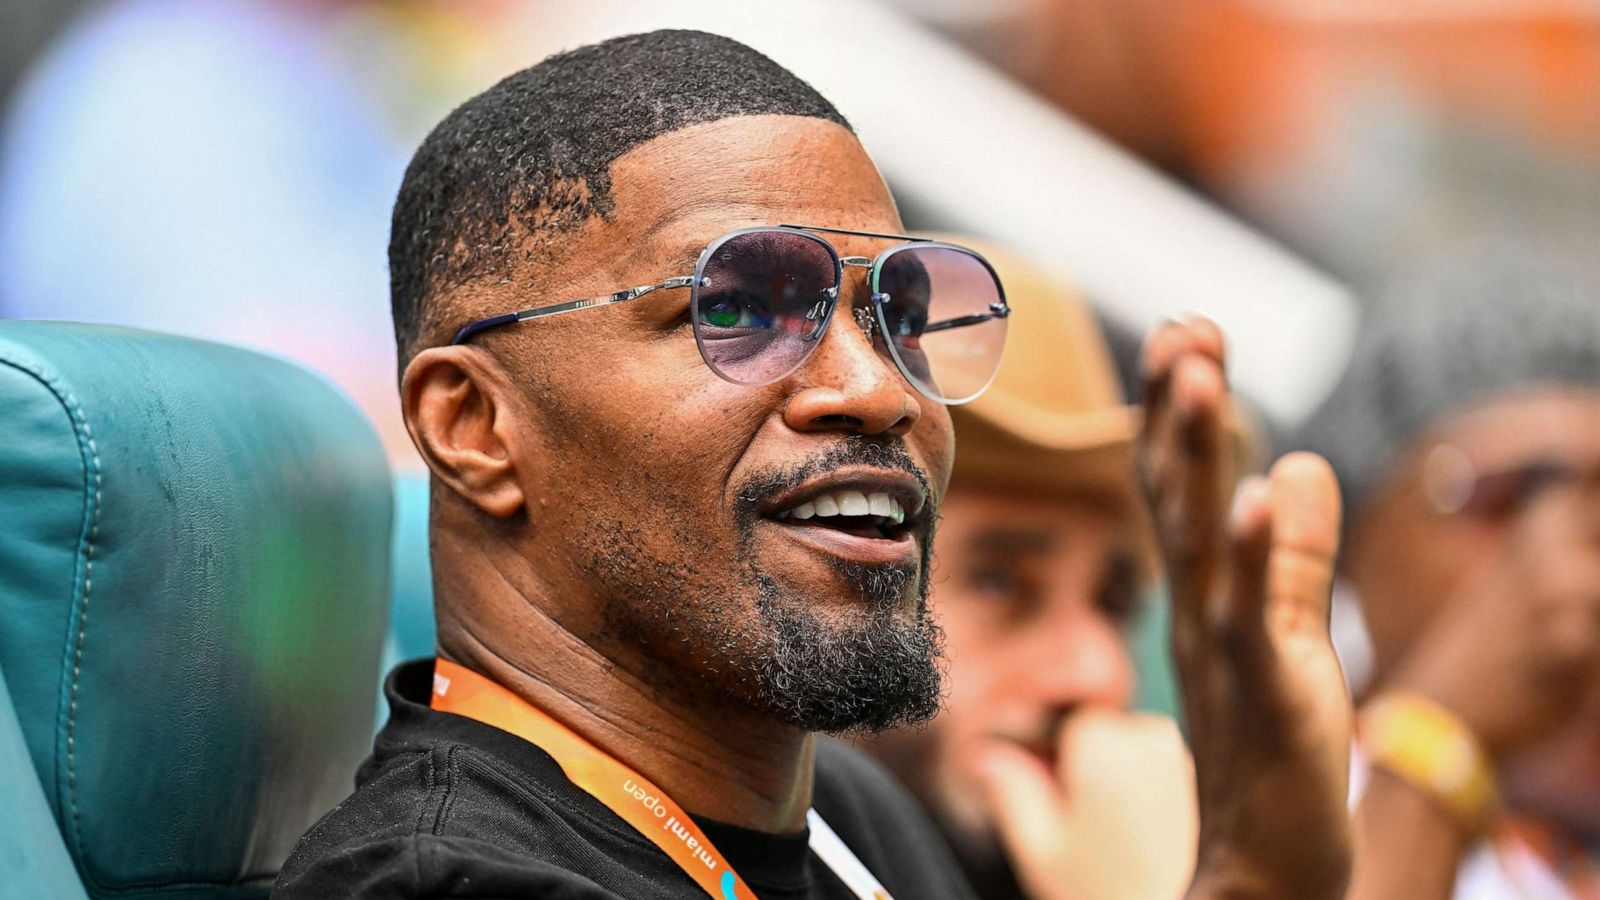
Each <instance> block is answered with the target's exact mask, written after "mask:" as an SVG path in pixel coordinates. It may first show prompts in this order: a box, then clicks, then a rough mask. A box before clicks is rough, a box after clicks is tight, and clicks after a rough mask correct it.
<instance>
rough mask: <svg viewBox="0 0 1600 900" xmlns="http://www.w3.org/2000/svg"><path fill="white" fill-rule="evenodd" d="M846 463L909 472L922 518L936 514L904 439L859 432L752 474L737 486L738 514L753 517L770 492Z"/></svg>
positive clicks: (925, 479) (925, 478) (923, 477)
mask: <svg viewBox="0 0 1600 900" xmlns="http://www.w3.org/2000/svg"><path fill="white" fill-rule="evenodd" d="M849 466H870V467H872V468H877V469H893V470H895V471H899V472H904V473H906V474H907V475H910V476H911V477H912V478H915V479H916V480H917V484H919V485H921V487H922V494H923V496H925V497H927V498H928V499H927V501H926V502H927V504H928V505H927V513H928V515H927V516H926V518H927V519H928V520H929V521H932V520H934V519H937V518H938V512H939V509H938V503H939V498H937V497H935V496H934V493H933V489H932V488H931V487H930V484H929V481H928V473H927V472H925V471H923V469H922V467H921V466H919V465H917V461H916V460H915V459H913V458H912V456H911V453H910V452H909V451H907V450H906V446H905V443H904V442H903V441H901V440H899V439H898V438H895V439H890V440H883V439H879V438H870V437H867V436H865V435H860V434H852V435H846V436H845V437H843V438H841V439H840V440H839V442H838V443H836V444H834V445H833V446H831V447H829V448H828V449H826V450H824V451H822V452H821V453H818V454H816V455H815V456H813V457H811V458H809V459H806V460H804V461H802V462H799V463H797V464H795V465H792V466H788V467H786V468H783V469H778V470H774V471H771V472H764V473H761V474H757V475H754V476H752V477H751V478H750V479H748V480H747V481H745V482H744V483H743V484H741V485H740V486H739V490H738V492H737V495H736V496H737V498H738V499H737V503H738V510H737V511H738V513H739V516H740V518H741V519H746V520H749V521H753V520H754V519H755V518H756V516H757V513H756V510H757V509H758V508H759V507H760V506H761V504H762V502H763V501H765V500H766V499H767V498H769V497H771V496H772V495H774V494H777V493H780V492H782V491H787V490H791V489H793V488H795V487H798V486H799V485H801V484H804V483H805V482H807V481H809V480H811V479H812V478H816V477H817V476H819V475H825V474H827V473H829V472H832V471H836V470H838V469H843V468H847V467H849Z"/></svg>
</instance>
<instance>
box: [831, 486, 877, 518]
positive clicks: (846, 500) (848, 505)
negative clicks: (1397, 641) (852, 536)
mask: <svg viewBox="0 0 1600 900" xmlns="http://www.w3.org/2000/svg"><path fill="white" fill-rule="evenodd" d="M834 497H835V498H836V499H837V502H838V504H839V515H841V516H870V515H872V504H870V503H868V502H867V495H866V494H863V493H861V492H860V491H840V492H838V493H837V494H835V495H834Z"/></svg>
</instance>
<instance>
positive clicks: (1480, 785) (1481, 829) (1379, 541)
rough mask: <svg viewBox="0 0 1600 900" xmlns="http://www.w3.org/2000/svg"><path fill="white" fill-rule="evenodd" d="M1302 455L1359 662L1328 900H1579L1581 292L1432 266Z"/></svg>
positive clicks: (1595, 549) (1583, 513) (1583, 758)
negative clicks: (1353, 867)
mask: <svg viewBox="0 0 1600 900" xmlns="http://www.w3.org/2000/svg"><path fill="white" fill-rule="evenodd" d="M1304 443H1305V444H1306V445H1307V446H1309V447H1311V448H1314V449H1316V450H1318V451H1320V452H1322V453H1324V454H1325V455H1327V457H1328V458H1329V460H1330V461H1331V462H1332V463H1333V465H1334V467H1335V469H1336V470H1337V472H1338V474H1339V478H1340V482H1341V485H1342V489H1343V491H1344V493H1345V503H1346V523H1347V531H1346V535H1347V538H1346V544H1345V550H1344V553H1343V556H1342V561H1341V564H1340V567H1341V575H1342V577H1343V580H1344V593H1346V594H1348V595H1350V596H1353V597H1355V598H1357V600H1358V601H1359V604H1360V608H1361V610H1362V611H1363V612H1364V614H1365V618H1366V621H1367V624H1368V631H1369V632H1370V635H1371V642H1372V643H1371V651H1372V668H1371V673H1370V680H1369V681H1368V682H1367V683H1366V684H1358V685H1357V689H1358V690H1357V694H1358V699H1359V700H1361V701H1362V704H1363V714H1362V719H1361V728H1360V729H1359V731H1358V735H1359V738H1358V739H1359V742H1360V743H1361V744H1362V748H1361V749H1362V750H1363V751H1364V752H1365V755H1366V756H1367V758H1368V761H1369V762H1370V764H1371V767H1372V774H1371V777H1370V781H1369V782H1368V784H1367V786H1366V791H1365V795H1364V796H1363V798H1362V800H1361V807H1360V811H1359V813H1358V817H1357V818H1358V831H1359V833H1360V834H1361V837H1362V844H1361V845H1360V846H1361V853H1360V855H1359V857H1358V859H1359V861H1358V865H1357V885H1356V891H1355V892H1354V893H1353V895H1352V896H1355V897H1359V898H1364V900H1371V898H1377V897H1394V898H1400V897H1404V898H1421V897H1444V896H1449V895H1450V894H1451V891H1452V890H1453V891H1454V896H1456V897H1459V898H1489V897H1596V896H1600V880H1597V877H1596V871H1597V870H1596V861H1597V859H1600V673H1597V668H1600V273H1597V272H1596V271H1594V270H1593V269H1592V268H1590V267H1588V266H1587V265H1577V264H1571V263H1564V262H1561V261H1559V260H1555V259H1551V258H1546V257H1543V256H1534V255H1528V254H1523V253H1519V252H1516V251H1513V250H1509V249H1504V248H1491V249H1487V250H1479V251H1475V252H1472V253H1469V254H1462V255H1460V256H1457V257H1455V258H1451V259H1449V260H1446V261H1445V264H1443V265H1441V266H1439V267H1437V268H1435V269H1433V270H1431V271H1430V272H1428V273H1426V274H1425V275H1423V276H1422V277H1420V278H1418V279H1417V280H1416V281H1415V282H1414V283H1412V284H1410V285H1409V287H1407V288H1406V289H1404V290H1401V291H1399V292H1397V293H1396V294H1395V295H1394V296H1393V297H1391V298H1390V299H1389V300H1388V301H1387V302H1386V303H1383V304H1380V305H1379V306H1377V307H1376V308H1375V309H1374V310H1373V311H1372V314H1371V316H1370V317H1369V319H1368V321H1367V322H1366V323H1365V325H1364V329H1363V335H1362V338H1361V340H1360V343H1359V344H1358V347H1357V350H1356V356H1355V358H1354V360H1353V362H1352V364H1351V366H1350V368H1349V370H1348V372H1347V373H1346V375H1345V377H1344V379H1343V381H1342V382H1341V384H1340V386H1339V387H1338V389H1337V390H1336V391H1335V392H1334V394H1333V395H1332V396H1331V397H1330V398H1329V399H1328V400H1327V402H1326V403H1325V405H1324V406H1323V408H1322V409H1321V410H1320V411H1319V412H1318V414H1317V415H1316V416H1315V417H1314V418H1313V419H1312V421H1311V422H1310V423H1309V424H1308V426H1307V429H1306V432H1305V440H1304ZM1458 872H1459V878H1458V877H1457V873H1458Z"/></svg>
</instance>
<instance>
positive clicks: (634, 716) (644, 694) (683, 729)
mask: <svg viewBox="0 0 1600 900" xmlns="http://www.w3.org/2000/svg"><path fill="white" fill-rule="evenodd" d="M523 608H525V609H527V610H528V612H529V615H530V616H533V617H535V618H536V619H537V621H536V622H530V623H527V624H528V625H531V626H533V627H524V628H518V631H517V638H518V640H517V644H518V646H517V647H516V653H515V658H514V659H513V658H511V656H512V654H509V653H501V652H497V651H496V650H495V649H493V648H492V647H491V646H490V645H489V643H488V642H486V641H484V640H482V639H481V638H479V637H478V636H475V635H472V634H470V633H467V632H466V631H464V630H457V629H451V633H449V634H446V633H445V632H444V631H441V635H440V644H441V647H440V653H441V655H443V656H445V657H446V658H447V659H450V660H452V661H454V662H456V663H459V664H461V665H464V666H466V667H467V668H469V669H472V670H474V671H477V672H479V673H480V674H482V675H485V676H487V677H489V678H490V679H492V680H493V681H495V682H496V683H498V684H500V685H501V686H502V687H505V688H507V689H508V690H510V691H512V692H513V693H515V694H516V695H517V696H518V697H521V698H522V699H523V700H525V701H527V702H528V703H531V704H533V705H534V706H536V707H538V708H539V709H541V710H543V711H544V712H546V713H548V714H550V715H552V716H554V717H555V718H556V719H558V720H559V721H560V722H561V723H562V724H564V725H566V726H567V727H568V728H571V729H572V730H573V731H576V732H577V733H578V734H579V735H581V736H583V737H584V738H585V739H587V740H588V741H589V742H590V743H593V744H594V745H596V746H597V747H600V748H601V749H603V750H605V751H606V752H607V753H609V754H611V755H612V756H613V757H615V758H616V759H618V760H620V761H621V762H624V763H626V764H627V765H628V766H630V767H632V768H633V769H635V770H636V771H638V773H639V774H640V775H643V776H644V777H645V778H647V779H649V780H650V781H652V782H654V783H655V785H656V786H657V787H659V788H661V790H662V791H664V792H665V793H666V794H667V796H669V797H671V798H672V799H673V800H674V801H676V802H677V803H678V804H679V805H680V806H682V807H683V808H684V809H686V810H688V811H689V812H690V813H693V814H694V815H697V816H702V817H706V818H710V819H716V820H718V821H722V822H727V823H730V824H734V825H739V826H743V827H745V828H752V829H755V830H758V831H765V832H769V833H785V832H795V831H799V830H801V829H802V828H804V827H805V819H806V811H807V810H808V809H809V808H810V806H811V788H812V776H813V769H814V766H813V760H814V753H815V739H814V737H813V736H812V735H811V734H809V733H807V732H804V731H800V730H798V729H796V728H793V727H790V726H787V725H779V724H776V723H774V722H773V721H772V720H771V719H769V718H764V717H756V716H752V715H749V714H740V713H739V712H737V711H730V710H727V709H714V708H711V707H709V706H708V705H705V704H697V703H693V702H683V701H682V700H681V699H680V698H675V697H673V696H672V695H671V694H670V693H669V692H668V691H667V690H666V689H664V688H660V687H657V686H655V685H651V684H647V683H646V682H644V681H643V680H642V679H640V678H638V677H636V676H635V675H633V674H631V672H630V671H629V669H628V668H627V667H625V666H621V665H618V664H617V662H616V661H614V660H612V659H610V658H608V657H606V656H605V655H604V654H602V653H600V652H599V651H598V650H596V649H595V648H593V647H591V646H590V645H589V644H587V643H585V642H584V641H582V640H581V639H579V638H578V637H577V636H575V635H573V634H572V633H571V632H569V631H568V630H566V629H565V628H563V627H562V626H561V625H560V624H559V623H558V622H556V621H555V620H554V619H552V618H550V617H549V616H548V615H545V614H544V613H543V611H542V610H540V609H539V607H538V606H537V604H533V603H527V604H526V605H525V606H524V607H523Z"/></svg>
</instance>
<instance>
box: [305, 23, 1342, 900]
mask: <svg viewBox="0 0 1600 900" xmlns="http://www.w3.org/2000/svg"><path fill="white" fill-rule="evenodd" d="M901 230H902V229H901V225H900V221H899V217H898V214H897V212H896V209H895V205H894V202H893V200H892V199H891V197H890V195H889V193H888V191H887V190H886V188H885V186H884V183H883V180H882V178H881V176H880V175H879V173H878V172H877V170H876V168H875V167H874V166H873V164H872V162H871V160H870V159H869V158H868V157H867V155H866V153H865V152H864V150H863V149H862V147H861V144H860V143H859V142H858V141H857V140H856V138H855V136H854V134H853V133H852V132H851V131H850V129H849V126H848V124H847V123H846V122H845V121H844V119H843V118H842V117H841V116H840V115H839V114H838V112H837V111H836V110H834V108H833V107H832V106H831V105H830V104H828V102H827V101H826V100H824V99H823V98H822V97H820V96H819V95H817V94H816V93H815V92H814V91H813V90H812V89H811V88H809V87H808V86H806V85H805V84H804V83H802V82H800V81H799V80H798V79H796V78H795V77H794V76H793V75H791V74H789V73H788V72H786V71H784V70H783V69H781V68H780V67H778V66H776V65H775V64H773V63H772V62H771V61H770V60H768V59H766V58H765V57H762V56H760V55H759V54H757V53H755V52H754V51H751V50H750V49H749V48H746V47H744V46H742V45H739V44H737V43H734V42H732V41H729V40H727V39H724V38H718V37H715V36H711V35H706V34H701V33H695V32H655V33H651V34H645V35H636V36H632V37H626V38H619V39H616V40H612V41H608V42H606V43H603V44H599V45H596V46H593V47H586V48H582V49H579V50H575V51H572V52H570V53H566V54H562V55H560V56H556V57H553V58H551V59H549V60H547V61H545V62H544V63H541V64H540V65H538V66H535V67H533V68H531V69H528V70H525V71H523V72H521V73H518V74H516V75H513V76H511V77H510V78H508V79H506V80H505V81H503V82H501V83H500V84H499V85H496V86H495V87H494V88H492V89H490V90H489V91H487V92H485V93H484V94H482V95H480V96H478V97H476V98H474V99H472V100H470V101H468V102H467V103H466V104H464V105H463V106H462V107H461V108H459V109H458V110H456V111H455V112H454V113H452V114H451V115H450V116H449V117H447V118H446V119H445V120H444V121H443V122H442V123H440V125H439V126H438V127H437V128H436V129H435V130H434V131H433V133H432V134H430V136H429V137H428V138H427V140H426V141H425V142H424V143H423V145H422V147H421V148H420V149H419V150H418V152H417V155H416V157H415V158H414V159H413V161H412V163H411V166H410V167H409V168H408V170H407V173H406V178H405V182H404V184H403V185H402V186H401V190H400V197H399V200H398V201H397V203H396V207H395V215H394V223H393V233H392V237H391V247H390V269H391V280H392V289H393V303H394V316H395V330H396V336H397V341H398V344H399V349H400V358H401V363H402V366H403V372H402V376H401V388H400V392H401V405H402V411H403V413H404V416H405V419H406V422H407V425H408V427H409V429H410V432H411V435H412V438H413V440H414V442H415V443H416V445H417V448H418V450H419V451H420V452H421V454H422V456H423V458H424V459H425V460H426V462H427V464H428V466H429V468H430V470H431V472H432V485H433V487H432V512H431V515H432V520H431V526H430V536H431V552H432V558H433V570H434V579H435V603H436V607H437V617H438V625H439V654H438V657H437V659H432V660H423V661H418V662H414V663H410V664H407V665H404V666H401V667H400V668H399V669H397V670H396V671H395V672H394V673H393V674H392V675H391V677H390V679H389V682H388V684H387V687H386V692H387V696H388V701H389V704H390V710H391V716H390V721H389V723H388V725H387V726H386V727H385V728H384V730H383V731H382V732H381V733H380V734H379V736H378V738H377V740H376V746H375V749H374V754H373V756H372V758H371V759H370V760H369V761H368V762H367V763H366V764H365V766H364V767H363V768H362V771H361V773H360V775H359V777H358V789H357V791H356V793H355V794H354V795H353V796H352V797H351V798H350V799H349V800H347V801H346V802H345V803H343V804H341V805H340V807H338V808H337V809H336V810H334V811H333V812H331V813H330V814H329V815H328V816H327V817H325V818H324V819H323V821H321V822H320V823H318V825H317V826H315V827H314V828H313V829H312V830H311V831H310V832H308V833H307V835H306V836H305V838H304V839H303V840H302V842H301V843H300V845H299V846H298V847H297V849H296V851H295V852H294V854H293V855H292V856H291V858H290V859H289V861H288V862H287V863H286V864H285V866H284V868H283V870H282V872H281V874H280V877H279V881H278V885H277V889H276V890H277V893H278V894H279V895H280V896H284V897H313V896H315V897H323V896H385V897H392V896H402V897H433V896H444V895H449V896H480V897H508V896H530V897H532V896H537V897H573V898H576V897H628V898H667V897H697V896H712V897H719V898H726V897H737V898H750V897H756V896H760V897H888V896H898V897H901V898H935V897H960V896H968V890H967V888H966V887H965V885H964V884H963V883H962V881H961V877H960V875H959V873H958V872H957V870H956V868H955V866H954V865H953V863H952V862H951V861H950V858H949V855H948V853H947V851H945V850H944V849H943V848H942V845H941V844H940V841H939V838H938V837H937V835H936V833H935V832H934V830H933V829H932V828H931V826H930V825H929V824H928V822H927V821H926V819H925V818H924V817H923V815H922V814H921V812H920V811H919V810H918V809H917V808H916V807H915V805H914V803H912V802H911V801H910V800H909V797H908V796H907V795H906V794H904V793H903V792H902V791H901V790H900V789H899V788H897V787H895V786H894V785H893V783H892V782H891V781H890V780H889V779H888V778H887V777H886V776H885V775H883V774H882V773H881V771H880V770H879V769H877V768H875V767H874V766H873V765H871V764H869V763H867V762H865V761H864V760H863V759H862V758H861V757H860V756H858V755H856V754H854V753H853V752H852V751H848V750H841V749H840V748H838V747H835V746H832V745H819V743H818V742H817V741H816V739H815V735H816V734H817V733H818V732H833V733H844V732H850V731H860V730H868V731H870V730H878V729H883V728H886V727H890V726H894V725H902V724H909V723H915V722H920V721H924V720H926V719H927V718H929V717H930V716H931V715H932V714H933V713H934V712H935V710H936V709H937V708H938V704H939V695H940V678H939V675H940V664H939V645H940V638H939V631H938V628H937V627H936V626H935V624H934V623H933V621H932V619H931V618H930V616H929V611H928V609H927V605H926V603H925V597H926V593H927V589H928V584H929V579H930V573H931V568H930V560H929V556H930V548H931V545H932V543H931V537H932V531H933V527H934V523H935V521H936V519H937V514H938V511H939V504H940V501H941V499H942V497H943V493H944V489H945V485H946V482H947V480H948V476H949V473H950V468H951V459H952V454H953V452H954V442H953V439H952V430H951V424H950V416H949V412H948V410H947V408H946V405H947V404H950V403H959V402H963V401H965V400H969V399H971V398H973V397H974V396H976V395H977V394H978V393H980V392H981V391H982V390H983V388H984V387H985V385H987V384H988V382H989V381H990V379H991V378H992V377H993V374H994V371H995V368H996V366H997V365H998V362H999V355H1000V351H1001V349H1002V345H1003V339H1004V335H1005V333H1006V331H1007V329H1009V328H1011V327H1013V324H1012V320H1013V318H1014V317H1015V318H1017V319H1019V320H1020V319H1021V318H1022V317H1023V316H1024V313H1023V312H1022V311H1020V310H1019V311H1016V312H1015V314H1013V310H1012V309H1011V307H1010V305H1009V304H1008V303H1007V301H1006V299H1005V294H1004V290H1003V288H1002V287H1001V285H1000V283H999V280H998V279H997V278H996V277H995V276H994V273H993V271H992V269H991V268H990V267H989V266H988V264H987V263H986V262H985V261H984V260H983V258H982V257H981V256H980V255H979V254H977V253H975V252H973V251H971V250H967V249H964V248H961V247H959V246H954V245H950V244H942V243H937V242H927V241H919V240H915V239H911V238H905V237H901V236H899V232H900V231H901ZM1019 327H1020V326H1019ZM1145 364H1146V375H1147V385H1146V392H1147V395H1148V396H1149V397H1150V398H1151V399H1150V406H1149V411H1148V415H1147V417H1146V425H1145V429H1146V436H1145V441H1144V444H1143V446H1144V456H1143V459H1144V470H1145V473H1146V481H1147V487H1148V492H1149V495H1150V497H1151V501H1152V502H1153V503H1154V504H1155V508H1156V513H1157V517H1158V520H1159V521H1161V522H1163V523H1165V524H1166V530H1165V531H1164V535H1165V540H1166V543H1167V547H1168V549H1169V550H1170V553H1169V563H1168V564H1169V567H1170V568H1171V570H1172V572H1173V578H1174V587H1173V592H1174V597H1175V601H1176V602H1177V604H1178V605H1179V606H1180V607H1181V609H1182V612H1181V613H1180V614H1179V615H1178V616H1177V617H1176V618H1177V622H1178V625H1177V630H1176V633H1175V638H1176V641H1177V646H1178V649H1179V651H1180V653H1179V655H1180V657H1181V662H1182V664H1183V665H1184V666H1185V670H1184V671H1185V673H1186V674H1187V675H1192V676H1193V678H1192V680H1190V681H1187V682H1186V685H1187V689H1188V691H1189V695H1188V696H1189V702H1188V705H1187V712H1188V715H1189V717H1190V721H1191V723H1192V725H1193V727H1194V733H1195V735H1196V744H1195V755H1196V761H1197V771H1198V773H1199V808H1200V810H1201V815H1202V818H1203V821H1204V822H1205V823H1207V825H1208V826H1209V827H1208V829H1207V830H1205V831H1204V832H1203V833H1204V837H1203V838H1202V842H1201V850H1200V853H1201V859H1202V861H1203V862H1202V864H1201V865H1200V867H1199V870H1198V871H1197V873H1196V876H1195V883H1194V887H1193V888H1192V890H1193V892H1194V894H1195V895H1196V896H1213V895H1215V896H1221V895H1224V894H1226V895H1227V896H1240V897H1254V896H1273V897H1277V896H1284V897H1288V896H1294V897H1331V896H1335V895H1337V894H1338V892H1339V891H1340V890H1342V888H1343V884H1344V881H1345V878H1346V876H1347V873H1348V855H1349V847H1348V839H1347V836H1346V821H1345V816H1344V813H1343V804H1342V798H1343V795H1344V787H1345V785H1344V781H1345V771H1346V756H1347V753H1348V745H1347V742H1348V705H1347V700H1346V698H1345V695H1344V692H1343V686H1342V683H1341V682H1340V680H1339V678H1338V669H1337V663H1336V661H1335V660H1334V658H1333V656H1332V651H1331V645H1330V644H1329V642H1328V637H1327V632H1326V628H1325V624H1324V619H1325V614H1326V590H1327V584H1328V578H1329V577H1330V568H1331V559H1332V551H1333V541H1334V534H1335V531H1336V528H1337V526H1336V522H1337V497H1336V493H1335V489H1334V487H1333V485H1332V482H1331V475H1330V474H1329V473H1328V471H1327V469H1326V466H1325V465H1324V464H1322V463H1321V461H1320V460H1316V459H1314V458H1310V457H1300V458H1296V459H1293V460H1289V461H1288V462H1286V463H1283V464H1281V465H1280V468H1279V470H1278V471H1277V472H1275V474H1274V478H1273V480H1272V481H1271V482H1270V483H1268V482H1266V481H1260V482H1255V483H1253V484H1252V485H1251V486H1250V487H1249V488H1247V489H1246V490H1245V491H1244V493H1243V495H1242V497H1241V499H1240V501H1239V502H1238V504H1237V506H1236V507H1235V513H1236V514H1235V515H1234V516H1233V517H1232V520H1231V523H1230V520H1229V517H1228V516H1227V513H1226V510H1227V507H1228V503H1229V496H1230V491H1231V485H1232V481H1231V472H1230V471H1229V469H1230V465H1229V455H1228V452H1227V448H1226V444H1225V442H1224V441H1223V440H1222V439H1221V438H1220V434H1221V421H1222V418H1223V406H1224V404H1225V402H1226V396H1227V395H1226V388H1225V382H1224V378H1223V373H1222V342H1221V337H1220V335H1219V334H1218V333H1217V331H1216V330H1215V328H1214V327H1212V326H1210V325H1209V324H1207V323H1204V322H1198V321H1197V322H1191V323H1187V324H1177V323H1173V324H1171V325H1169V326H1167V327H1165V328H1163V329H1162V330H1160V331H1158V332H1157V333H1156V334H1155V335H1154V336H1153V337H1152V339H1151V342H1150V345H1149V347H1148V349H1147V354H1146V363H1145ZM1269 572H1270V573H1271V577H1270V578H1269V577H1268V575H1269ZM1290 657H1292V658H1293V660H1294V664H1293V665H1286V664H1283V663H1284V660H1285V659H1286V658H1290ZM1288 834H1292V835H1293V839H1292V840H1285V836H1286V835H1288Z"/></svg>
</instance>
